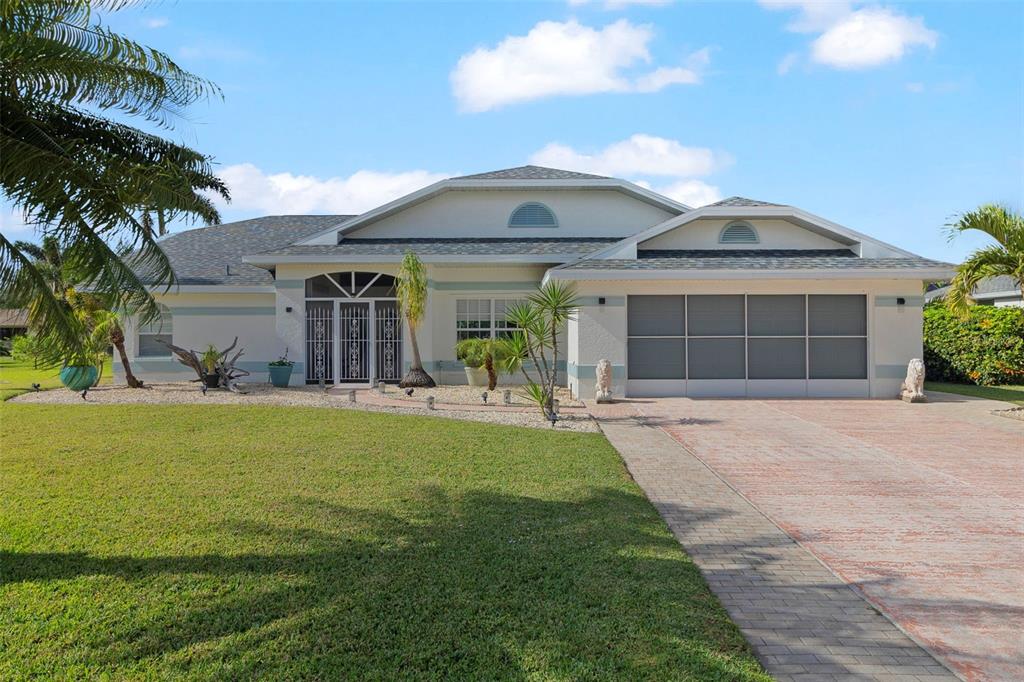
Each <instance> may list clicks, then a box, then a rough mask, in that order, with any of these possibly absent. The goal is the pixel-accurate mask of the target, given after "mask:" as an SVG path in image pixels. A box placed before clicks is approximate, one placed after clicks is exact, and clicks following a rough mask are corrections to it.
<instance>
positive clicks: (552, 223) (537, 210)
mask: <svg viewBox="0 0 1024 682" xmlns="http://www.w3.org/2000/svg"><path fill="white" fill-rule="evenodd" d="M508 226H509V227H558V220H557V219H556V218H555V214H554V212H552V210H551V209H550V208H548V207H547V206H545V205H544V204H541V203H537V202H536V201H530V202H527V203H525V204H520V205H519V206H518V207H517V208H516V210H514V211H512V215H511V216H510V217H509V219H508Z"/></svg>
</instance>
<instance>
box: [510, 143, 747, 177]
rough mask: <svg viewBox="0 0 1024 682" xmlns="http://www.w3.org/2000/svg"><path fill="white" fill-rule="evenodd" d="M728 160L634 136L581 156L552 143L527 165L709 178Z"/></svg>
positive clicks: (698, 149) (703, 149)
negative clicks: (706, 176) (704, 176)
mask: <svg viewBox="0 0 1024 682" xmlns="http://www.w3.org/2000/svg"><path fill="white" fill-rule="evenodd" d="M729 161H730V159H729V158H728V157H727V156H726V155H723V154H716V153H715V152H713V151H711V150H710V149H707V148H706V147H684V146H683V145H682V144H680V143H679V142H678V141H677V140H670V139H667V138H664V137H655V136H653V135H644V134H636V135H633V136H632V137H630V138H628V139H626V140H622V141H621V142H615V143H614V144H610V145H608V146H607V147H605V148H604V149H602V150H601V151H599V152H596V153H592V154H585V153H582V152H579V151H576V150H575V149H573V148H572V147H569V146H566V145H563V144H559V143H557V142H552V143H551V144H548V145H547V146H545V147H544V148H543V149H541V150H540V151H537V152H535V153H534V154H533V155H532V156H531V157H530V163H533V164H537V165H539V166H553V167H555V168H566V169H569V170H575V171H582V172H587V173H597V174H599V175H613V176H619V177H621V176H627V175H656V176H677V177H692V176H695V175H709V174H711V173H712V172H714V171H715V170H716V169H718V168H720V167H721V166H724V165H727V164H728V163H729Z"/></svg>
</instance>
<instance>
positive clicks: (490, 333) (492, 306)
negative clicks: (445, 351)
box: [455, 296, 526, 341]
mask: <svg viewBox="0 0 1024 682" xmlns="http://www.w3.org/2000/svg"><path fill="white" fill-rule="evenodd" d="M525 300H526V299H525V297H524V298H508V297H505V296H502V297H500V298H489V297H479V296H474V297H471V298H466V297H464V298H457V299H455V340H456V341H461V340H462V339H463V338H467V339H469V338H487V339H494V338H498V334H499V333H501V332H507V331H517V330H518V329H519V328H518V327H512V326H504V327H499V326H498V322H499V317H498V315H497V313H496V312H495V311H496V309H497V307H498V305H497V304H498V302H499V301H502V302H503V303H504V305H505V307H506V309H507V307H508V305H509V304H512V303H522V302H523V301H525ZM464 301H465V302H468V301H485V302H487V304H488V306H489V310H488V319H487V322H488V326H487V327H486V328H484V327H479V328H477V329H462V328H460V327H459V322H460V320H459V303H461V302H464ZM465 314H466V315H469V313H465ZM473 319H476V320H480V321H483V318H482V317H479V316H478V317H476V318H473ZM501 321H504V322H507V320H505V319H502V320H501ZM463 332H465V333H467V336H465V337H460V336H459V335H460V334H461V333H463ZM479 332H487V335H486V336H483V335H482V334H479ZM470 333H472V334H474V335H473V336H469V335H468V334H470Z"/></svg>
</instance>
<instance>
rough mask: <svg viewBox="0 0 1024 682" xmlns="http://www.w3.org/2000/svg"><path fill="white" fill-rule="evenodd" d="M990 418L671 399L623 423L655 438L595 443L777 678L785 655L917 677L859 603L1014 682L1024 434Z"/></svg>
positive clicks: (946, 409)
mask: <svg viewBox="0 0 1024 682" xmlns="http://www.w3.org/2000/svg"><path fill="white" fill-rule="evenodd" d="M997 406H999V404H997V403H990V402H984V401H974V400H969V399H943V398H942V397H941V396H936V400H935V401H934V402H933V403H930V404H927V405H904V404H903V403H899V402H896V401H807V400H804V401H754V400H748V401H733V400H705V401H694V400H686V399H662V400H648V401H638V402H636V403H634V404H632V405H628V404H627V405H618V406H614V407H615V408H616V409H618V410H619V412H620V414H623V412H622V410H623V409H625V410H626V413H628V412H630V411H632V412H633V414H636V413H637V412H641V413H643V414H644V415H645V417H646V423H647V426H639V425H637V424H636V423H635V421H634V420H633V419H631V418H628V417H625V414H623V418H621V419H614V418H610V417H612V412H610V411H607V410H606V414H605V417H606V418H605V419H603V420H602V428H604V429H605V432H606V433H607V434H608V436H609V438H610V439H611V440H612V442H613V443H614V444H616V446H617V447H619V448H620V451H622V452H623V456H624V458H625V459H626V462H627V465H628V466H629V467H630V470H631V472H632V473H633V475H634V476H635V477H636V478H637V480H638V482H640V484H641V485H642V486H643V487H644V488H645V490H646V491H647V493H648V495H649V496H650V497H651V499H652V500H653V501H654V502H655V504H656V505H657V506H658V507H659V509H660V510H661V511H662V514H663V515H664V516H665V518H666V519H667V520H668V521H669V524H670V525H671V526H672V527H673V530H674V531H675V532H676V534H677V536H678V537H679V538H680V541H681V542H682V543H683V544H684V546H686V548H687V550H688V551H689V552H690V554H691V555H692V556H693V557H694V559H695V560H696V561H697V563H698V564H699V565H701V567H702V568H704V567H705V565H707V568H705V572H706V573H707V575H708V579H709V582H710V583H711V585H712V588H713V589H716V590H719V589H720V585H718V583H720V582H722V580H723V579H724V581H725V582H724V583H723V584H724V585H725V589H724V590H722V591H721V592H720V595H721V596H722V598H723V602H724V603H725V604H726V607H727V608H729V609H730V611H732V612H734V616H735V618H736V620H737V622H738V623H739V624H740V625H741V628H743V630H744V632H745V633H746V634H747V635H748V637H750V638H751V640H752V641H753V642H754V644H755V646H756V648H757V651H758V653H759V655H761V656H762V658H763V660H765V663H766V665H767V666H768V668H769V670H770V671H772V672H773V673H775V674H777V675H784V674H789V673H787V672H785V671H779V670H778V669H777V668H776V667H775V666H779V665H799V664H798V663H795V662H794V661H793V659H785V660H786V662H785V663H783V662H782V660H783V659H779V658H777V657H778V655H779V654H778V652H781V653H782V654H784V655H785V654H796V655H798V656H799V655H801V654H802V655H804V656H812V657H814V658H813V659H812V658H806V659H803V660H805V661H807V662H815V663H816V664H817V663H821V664H832V665H834V666H838V667H840V668H843V670H842V671H841V672H833V673H831V674H836V675H839V674H844V673H861V674H869V675H874V674H879V675H882V677H879V679H886V678H884V675H885V674H897V670H899V672H900V673H905V674H910V675H916V674H919V673H922V672H924V671H922V670H921V669H919V667H918V664H911V662H910V661H909V660H907V659H908V657H909V658H910V659H913V658H917V657H918V656H920V655H921V654H923V653H924V652H923V650H922V649H920V648H917V647H915V646H913V643H912V642H910V640H909V639H908V638H907V637H906V636H905V635H903V634H902V633H900V632H899V631H898V630H897V629H896V628H895V627H894V626H893V625H891V624H889V623H888V621H887V620H886V619H885V618H883V617H882V616H881V615H879V614H877V613H874V614H873V615H871V614H869V615H863V614H856V613H854V611H853V609H854V608H855V606H852V605H849V606H848V605H846V603H847V600H849V599H853V601H852V602H850V603H851V604H857V602H859V603H860V606H861V607H862V608H863V607H867V604H866V603H865V602H864V601H862V600H861V599H860V597H858V594H860V595H862V596H864V597H865V598H867V599H869V600H870V601H871V602H872V603H873V604H875V605H876V606H878V607H879V608H880V609H881V610H882V611H883V612H884V613H885V614H886V615H887V616H889V618H892V619H893V620H894V621H896V622H897V623H899V625H900V627H901V628H902V629H904V630H905V631H906V632H908V633H910V634H911V635H912V636H913V637H914V638H915V639H916V640H917V641H919V642H921V643H922V644H924V645H925V647H927V649H928V650H929V651H930V652H932V653H933V654H935V655H936V656H938V657H939V658H940V659H942V661H943V662H945V663H946V664H947V665H949V666H950V667H951V668H953V669H955V670H956V671H957V672H958V673H959V674H960V675H961V676H962V677H964V678H965V679H969V680H1020V679H1024V638H1022V637H1021V634H1020V633H1021V625H1022V624H1024V570H1022V568H1021V557H1022V556H1024V504H1022V502H1024V489H1022V485H1021V483H1022V478H1024V477H1022V474H1024V458H1022V453H1024V424H1022V423H1021V422H1018V421H1013V420H1009V419H1004V418H999V417H994V416H992V415H990V414H989V410H991V409H992V408H993V407H997ZM598 416H600V412H598ZM666 434H668V435H666ZM669 436H671V439H670V438H669ZM673 441H674V442H673ZM680 445H681V446H683V447H680ZM752 505H753V506H752ZM755 506H756V509H755V508H754V507H755ZM759 512H760V513H759ZM766 517H767V518H766ZM769 519H770V520H769ZM780 527H781V528H782V529H785V532H783V530H780ZM787 534H788V535H787ZM794 539H795V540H797V541H799V544H797V542H795V541H794ZM812 555H813V556H812ZM816 558H817V559H818V560H820V561H821V562H824V564H827V565H828V567H829V569H831V571H830V570H828V569H826V568H825V567H824V566H822V565H821V563H819V562H818V561H817V560H816ZM815 566H817V568H816V569H815ZM726 569H728V570H726ZM836 575H838V576H839V578H841V579H837V578H836ZM730 581H733V582H732V583H730ZM736 581H738V584H736ZM844 582H845V583H847V584H849V585H852V586H854V587H855V588H856V590H857V592H854V591H853V590H852V589H850V588H849V587H846V586H844ZM790 588H792V589H790ZM780 589H782V592H781V593H779V590H780ZM793 590H796V591H797V592H793ZM765 591H767V596H765V594H764V592H765ZM785 593H789V594H790V596H791V598H790V599H789V600H788V603H787V600H786V599H782V597H781V594H785ZM794 594H799V596H796V597H794V596H793V595H794ZM839 594H842V595H845V596H844V597H843V598H842V599H838V598H837V595H839ZM780 600H781V605H780ZM836 601H840V602H843V604H844V605H843V606H838V605H837V604H835V603H833V602H836ZM786 606H788V607H790V609H791V610H790V611H789V612H786V611H784V610H782V611H780V609H782V608H783V607H786ZM837 606H838V608H837ZM752 608H753V609H755V611H753V612H751V609H752ZM867 608H870V607H867ZM847 611H849V612H850V614H851V615H853V616H854V618H853V619H850V618H847V617H844V615H842V614H844V613H846V612H847ZM752 613H753V615H752ZM779 613H782V614H785V617H784V618H782V619H779V618H777V617H775V616H773V615H772V614H779ZM806 623H811V625H810V628H809V629H810V630H811V631H813V634H812V635H810V636H809V637H808V636H805V633H804V630H806V629H808V628H806V627H805V624H806ZM886 626H888V627H886ZM894 638H895V639H894ZM836 640H838V644H837V641H836ZM858 641H859V643H858ZM892 641H900V642H902V645H901V646H900V647H897V648H900V649H902V651H903V653H902V654H901V655H900V656H898V657H895V660H894V661H890V660H888V659H886V658H885V656H889V655H894V654H895V653H896V652H895V650H893V648H892V647H890V646H887V645H886V644H885V642H892ZM777 646H778V647H786V648H787V649H788V651H787V649H781V648H780V649H775V648H774V647H777ZM837 647H857V648H859V649H863V651H859V652H858V653H854V654H853V655H854V656H855V657H856V656H858V654H859V655H861V656H872V655H873V654H875V656H874V662H873V663H868V662H867V659H864V660H860V661H857V660H851V659H848V658H837V656H847V655H849V653H850V652H849V649H848V648H847V649H842V648H837ZM915 653H916V654H917V656H915V655H914V654H915ZM919 660H923V661H925V663H923V664H921V665H923V667H924V668H925V669H927V672H928V673H929V674H934V675H942V674H943V672H942V670H941V669H938V668H936V665H937V664H936V663H935V662H934V661H932V660H931V659H930V658H928V657H927V656H925V658H924V659H919ZM881 661H888V662H887V663H882V662H881ZM865 664H866V665H878V666H881V667H876V668H863V667H858V666H862V665H865ZM886 666H889V667H888V668H887V667H886ZM785 670H789V669H788V668H787V669H785ZM793 670H795V668H794V669H793ZM827 670H828V669H827V668H816V669H812V670H807V671H805V672H807V673H810V674H811V675H812V677H809V678H808V679H827V678H822V677H813V675H815V674H819V671H820V674H825V673H826V672H827ZM837 670H838V668H837ZM894 679H899V678H894ZM904 679H913V678H904Z"/></svg>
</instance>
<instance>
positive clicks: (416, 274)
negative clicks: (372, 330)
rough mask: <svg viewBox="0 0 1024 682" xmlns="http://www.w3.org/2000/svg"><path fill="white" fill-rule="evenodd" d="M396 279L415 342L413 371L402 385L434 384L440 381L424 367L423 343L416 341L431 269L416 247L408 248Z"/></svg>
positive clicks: (431, 386)
mask: <svg viewBox="0 0 1024 682" xmlns="http://www.w3.org/2000/svg"><path fill="white" fill-rule="evenodd" d="M396 280H397V283H396V285H395V289H396V296H397V298H398V307H399V309H400V311H401V314H402V318H403V319H404V320H405V328H406V329H407V330H408V332H409V345H411V346H412V362H411V363H410V365H409V371H408V372H406V374H405V376H404V377H402V381H401V382H399V384H398V385H399V386H401V387H402V388H409V387H423V388H433V387H434V386H436V385H437V384H436V383H435V382H434V379H433V377H431V376H430V375H429V374H427V371H426V370H425V369H423V361H422V360H421V359H420V346H419V343H417V341H416V329H417V327H419V326H420V323H421V322H422V321H423V316H424V314H426V311H427V271H426V268H424V267H423V261H421V260H420V259H419V257H417V256H416V254H415V253H413V252H412V251H406V252H405V256H404V257H403V258H402V265H401V266H400V267H399V268H398V276H397V277H396Z"/></svg>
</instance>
